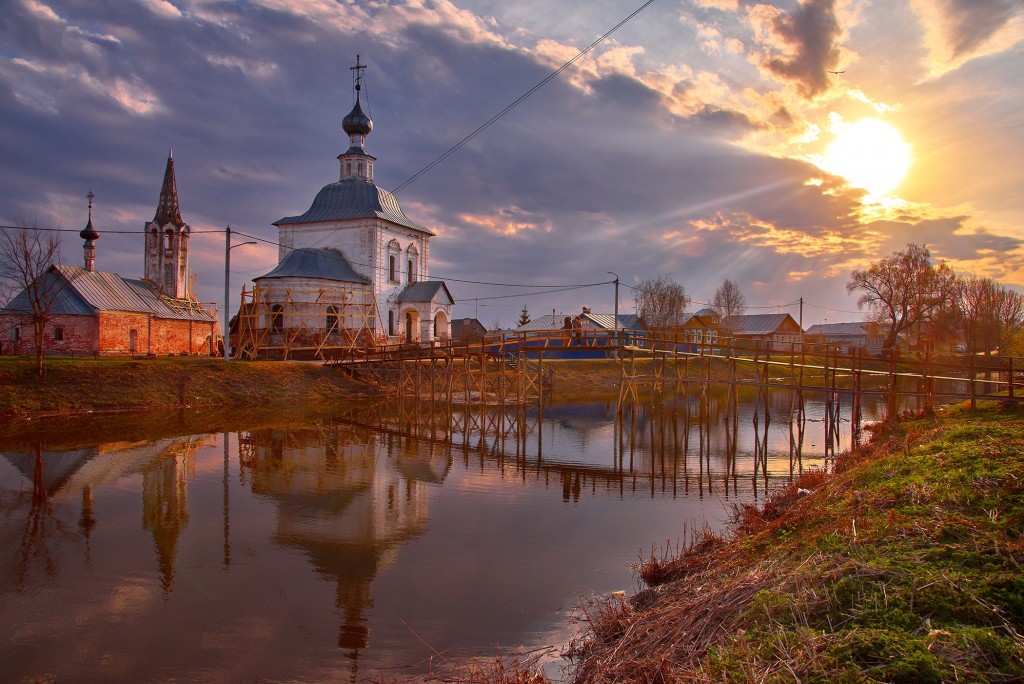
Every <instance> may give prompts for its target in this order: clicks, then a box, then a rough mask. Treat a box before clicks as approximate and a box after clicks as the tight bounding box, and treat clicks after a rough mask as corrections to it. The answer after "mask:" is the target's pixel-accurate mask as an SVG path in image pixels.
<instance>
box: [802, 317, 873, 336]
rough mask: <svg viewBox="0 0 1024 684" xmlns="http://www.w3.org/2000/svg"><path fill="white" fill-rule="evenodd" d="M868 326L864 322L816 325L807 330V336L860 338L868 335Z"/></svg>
mask: <svg viewBox="0 0 1024 684" xmlns="http://www.w3.org/2000/svg"><path fill="white" fill-rule="evenodd" d="M868 325H870V324H869V323H866V322H864V321H861V322H859V323H818V324H817V325H812V326H811V327H810V328H808V329H807V334H808V335H826V336H829V335H835V336H851V335H854V336H860V335H867V334H868V329H867V327H868Z"/></svg>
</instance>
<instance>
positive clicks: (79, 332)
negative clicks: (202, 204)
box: [0, 155, 219, 356]
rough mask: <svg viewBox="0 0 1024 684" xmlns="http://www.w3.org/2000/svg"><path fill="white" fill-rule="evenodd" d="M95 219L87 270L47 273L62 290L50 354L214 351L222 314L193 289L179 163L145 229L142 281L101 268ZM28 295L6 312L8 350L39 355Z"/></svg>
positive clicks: (0, 320) (53, 310) (50, 327)
mask: <svg viewBox="0 0 1024 684" xmlns="http://www.w3.org/2000/svg"><path fill="white" fill-rule="evenodd" d="M92 198H93V194H92V193H91V192H90V193H89V220H88V222H87V223H86V226H85V229H83V230H82V231H81V233H79V236H80V237H81V238H82V239H83V240H85V243H84V245H83V247H84V252H85V260H84V265H83V267H81V268H79V267H77V266H70V265H67V264H54V265H52V266H51V267H50V268H49V269H48V270H47V272H46V273H45V274H44V275H43V276H42V277H43V278H45V279H46V283H45V285H44V287H45V288H46V289H47V291H49V292H55V293H56V295H55V297H54V299H53V305H52V306H51V307H50V309H49V313H50V320H49V321H48V323H47V325H46V329H45V331H44V335H46V339H45V350H46V353H48V354H61V355H90V356H98V355H119V354H121V355H128V354H137V355H151V356H152V355H158V354H161V355H162V354H211V353H214V352H215V351H216V348H215V345H216V343H217V340H218V339H219V334H218V324H217V316H216V314H215V313H214V312H213V311H212V309H211V308H208V307H207V306H204V305H203V304H201V303H200V302H199V301H198V300H197V299H196V298H195V297H194V296H193V295H192V293H191V292H190V291H189V287H188V276H189V270H188V240H189V232H190V228H189V226H188V224H187V223H185V222H184V221H183V220H182V218H181V213H180V211H179V208H178V191H177V185H176V182H175V176H174V159H173V157H172V156H171V155H168V157H167V166H166V168H165V170H164V180H163V185H162V187H161V190H160V199H159V201H158V204H157V209H156V214H155V215H154V217H153V220H152V221H149V222H147V223H146V224H145V226H144V235H145V239H144V242H145V245H144V251H143V261H144V274H145V275H143V277H142V278H141V279H130V278H124V277H122V276H120V275H118V274H116V273H108V272H105V271H97V270H96V269H95V263H96V241H97V240H99V237H100V234H99V232H98V231H97V230H96V229H95V228H94V227H93V223H92ZM30 313H31V306H30V302H29V297H28V293H27V292H26V291H24V290H23V291H22V292H20V293H19V294H17V295H16V296H15V297H14V298H13V299H12V300H11V301H10V302H9V303H8V304H7V306H6V307H4V309H3V310H2V313H0V324H2V326H3V327H4V328H6V330H7V331H6V334H5V337H7V339H8V340H9V342H8V343H7V344H5V345H4V350H5V351H13V353H16V354H31V353H34V351H35V346H36V345H35V334H34V329H33V325H32V322H31V321H30V320H28V319H27V316H28V315H29V314H30Z"/></svg>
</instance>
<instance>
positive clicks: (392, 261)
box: [388, 254, 398, 283]
mask: <svg viewBox="0 0 1024 684" xmlns="http://www.w3.org/2000/svg"><path fill="white" fill-rule="evenodd" d="M397 261H398V260H397V259H396V258H395V255H394V254H392V255H391V256H389V257H388V279H390V280H391V282H393V283H397V282H398V272H397V271H398V264H397V263H396V262H397Z"/></svg>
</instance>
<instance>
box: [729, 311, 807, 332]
mask: <svg viewBox="0 0 1024 684" xmlns="http://www.w3.org/2000/svg"><path fill="white" fill-rule="evenodd" d="M787 318H788V319H789V320H791V321H793V325H794V326H798V327H799V324H798V323H797V322H796V321H795V320H794V319H793V317H792V316H790V315H789V314H783V313H777V314H749V315H744V316H727V317H726V318H724V319H722V325H723V326H724V327H726V328H728V329H729V330H731V331H732V332H733V333H734V334H736V335H771V334H772V333H774V332H776V331H777V330H778V329H779V328H781V327H782V325H783V324H784V323H785V322H786V319H787Z"/></svg>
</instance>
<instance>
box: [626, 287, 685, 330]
mask: <svg viewBox="0 0 1024 684" xmlns="http://www.w3.org/2000/svg"><path fill="white" fill-rule="evenodd" d="M689 305H690V298H689V297H687V296H686V290H685V289H684V288H683V286H682V285H680V284H679V283H677V282H676V281H674V280H672V279H671V278H669V277H668V276H658V277H657V278H649V279H647V280H645V281H643V282H642V283H640V285H639V286H638V287H637V288H636V312H637V315H638V316H639V318H640V320H641V321H643V323H644V325H646V326H647V327H648V328H650V329H652V330H658V329H666V328H672V327H674V326H677V325H681V324H682V323H683V321H684V320H685V319H686V307H688V306H689Z"/></svg>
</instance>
